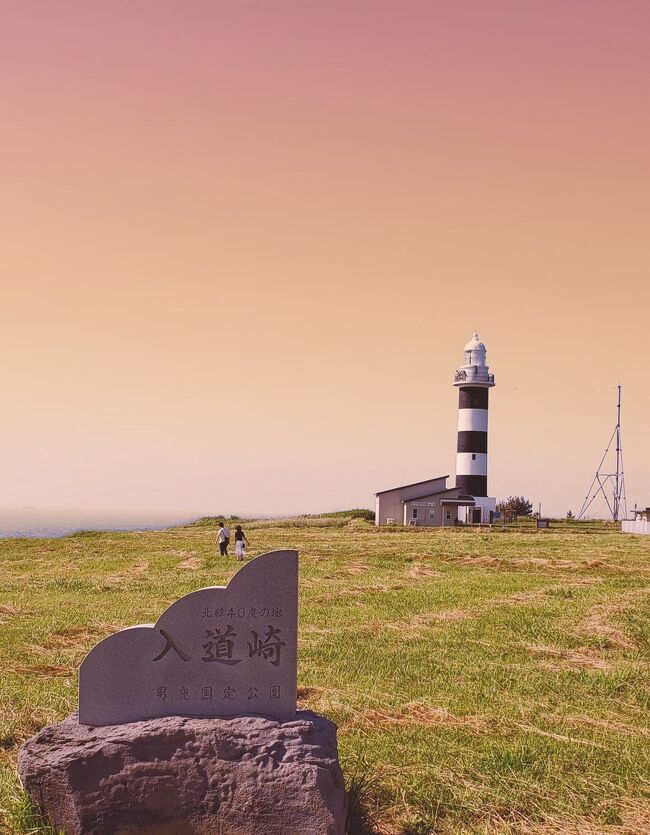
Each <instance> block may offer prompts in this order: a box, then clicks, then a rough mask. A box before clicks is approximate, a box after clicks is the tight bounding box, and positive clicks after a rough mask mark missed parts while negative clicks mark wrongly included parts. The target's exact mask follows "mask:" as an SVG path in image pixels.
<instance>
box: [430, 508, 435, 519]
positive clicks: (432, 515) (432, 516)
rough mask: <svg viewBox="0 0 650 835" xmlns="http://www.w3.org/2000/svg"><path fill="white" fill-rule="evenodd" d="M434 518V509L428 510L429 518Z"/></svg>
mask: <svg viewBox="0 0 650 835" xmlns="http://www.w3.org/2000/svg"><path fill="white" fill-rule="evenodd" d="M435 518H436V512H435V510H430V511H429V519H435Z"/></svg>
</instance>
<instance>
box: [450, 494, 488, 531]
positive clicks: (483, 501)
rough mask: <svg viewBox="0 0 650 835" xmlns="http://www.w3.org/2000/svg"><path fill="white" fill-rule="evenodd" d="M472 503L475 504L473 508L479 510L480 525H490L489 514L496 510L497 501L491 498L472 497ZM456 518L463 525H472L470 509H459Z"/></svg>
mask: <svg viewBox="0 0 650 835" xmlns="http://www.w3.org/2000/svg"><path fill="white" fill-rule="evenodd" d="M474 501H475V502H476V504H475V507H480V508H481V524H483V525H488V524H489V523H490V512H492V513H494V511H495V510H496V509H497V500H496V499H495V498H493V497H492V496H474ZM458 518H459V519H460V521H461V522H463V523H464V524H467V525H471V524H473V523H472V508H471V507H461V508H460V512H459V514H458Z"/></svg>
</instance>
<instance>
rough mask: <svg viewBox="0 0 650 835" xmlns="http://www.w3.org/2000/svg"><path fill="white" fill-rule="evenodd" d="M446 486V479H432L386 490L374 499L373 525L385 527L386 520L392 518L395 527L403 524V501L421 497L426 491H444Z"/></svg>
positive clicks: (444, 477)
mask: <svg viewBox="0 0 650 835" xmlns="http://www.w3.org/2000/svg"><path fill="white" fill-rule="evenodd" d="M446 485H447V477H446V476H443V477H442V478H432V479H430V480H429V481H425V482H423V483H421V484H411V485H408V486H407V487H396V488H395V490H387V491H386V492H383V493H380V494H379V495H377V496H376V497H375V524H376V525H386V524H389V523H388V522H387V520H388V519H390V518H392V519H393V520H394V522H395V524H396V525H403V524H404V504H403V501H406V500H408V499H413V498H415V497H416V496H421V495H422V493H424V492H425V491H426V490H430V491H431V493H436V492H439V491H441V490H444V489H445V487H446Z"/></svg>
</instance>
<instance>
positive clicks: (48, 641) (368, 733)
mask: <svg viewBox="0 0 650 835" xmlns="http://www.w3.org/2000/svg"><path fill="white" fill-rule="evenodd" d="M245 527H246V531H247V533H248V537H249V539H250V541H251V545H252V548H251V549H250V552H251V555H253V556H254V555H257V554H260V553H263V552H265V551H269V550H272V549H275V548H285V547H295V548H298V549H299V551H300V559H301V567H300V574H301V584H300V629H299V635H300V641H299V658H300V661H299V673H298V679H299V686H300V689H299V694H300V702H301V705H302V706H305V707H309V708H311V709H313V710H316V711H318V712H320V713H324V714H325V715H326V716H328V717H330V718H331V719H333V720H334V721H335V722H336V723H337V724H338V726H339V747H340V754H341V760H342V765H343V768H344V770H345V773H346V776H347V778H348V779H349V780H353V779H354V781H355V783H356V785H357V788H358V790H359V791H360V793H361V795H362V800H363V803H364V804H365V808H366V809H367V810H368V811H369V812H371V813H372V815H373V817H374V829H375V830H376V831H377V832H381V833H395V834H397V833H408V835H424V833H434V832H435V833H437V832H441V833H506V832H507V833H538V832H540V833H541V832H549V833H600V832H604V833H617V834H618V833H630V835H637V834H638V833H643V832H650V730H649V728H648V715H649V712H648V708H649V707H650V659H649V655H648V650H649V648H650V537H640V536H638V537H637V536H630V535H625V534H621V533H618V532H616V531H614V530H613V529H611V528H608V527H607V526H605V525H599V524H592V525H586V526H583V525H580V524H572V525H557V526H556V527H555V528H551V529H550V530H548V531H539V532H538V531H536V530H535V529H533V528H531V527H526V526H521V527H518V528H516V529H515V528H509V529H507V530H501V529H498V528H495V529H493V530H490V531H488V530H484V531H477V530H469V529H468V530H463V529H450V530H447V529H437V530H436V529H431V530H426V529H419V530H417V529H401V528H395V529H389V528H375V527H374V526H373V525H372V524H370V523H368V522H365V521H363V520H361V519H349V518H347V517H345V516H339V517H336V516H334V517H330V518H324V517H323V518H310V519H302V520H288V521H283V522H253V523H249V524H247V525H246V526H245ZM236 568H237V563H236V562H235V561H234V560H233V559H231V560H230V561H229V562H227V563H226V561H225V560H223V559H222V558H220V557H219V556H218V554H217V549H216V546H215V534H214V525H213V524H210V523H208V522H204V523H197V524H195V525H191V526H187V527H182V528H174V529H169V530H166V531H157V532H145V533H124V534H122V533H80V534H76V535H73V536H68V537H65V538H63V539H56V540H5V541H2V542H0V629H1V635H2V640H1V641H0V672H1V682H0V769H1V771H0V820H2V823H0V828H2V827H3V826H4V831H6V832H23V833H25V832H42V831H43V830H41V829H38V828H37V827H36V826H35V825H33V824H30V816H29V814H28V812H27V809H26V807H25V803H24V799H23V798H22V797H21V793H20V789H19V785H18V782H17V778H16V776H15V770H14V768H15V760H16V753H17V749H18V746H19V745H20V744H21V743H22V742H23V741H24V740H25V739H26V738H28V737H29V736H31V735H32V734H33V733H35V732H36V731H37V730H39V729H40V728H41V727H42V726H43V725H45V724H46V723H48V722H52V721H55V720H58V719H61V718H62V717H64V716H65V715H67V714H68V713H70V712H71V711H72V710H74V709H75V705H76V686H77V675H76V671H77V668H78V665H79V663H80V661H81V660H82V658H83V656H84V654H85V653H86V652H87V651H88V650H89V649H90V647H91V646H92V645H93V644H94V643H96V642H97V641H98V640H99V639H100V638H102V637H104V636H105V635H107V634H109V633H110V632H111V631H113V630H115V629H116V628H118V627H120V626H127V625H130V624H135V623H143V622H150V621H154V620H155V619H156V617H157V616H158V615H159V614H160V613H161V612H162V610H163V609H164V608H165V606H166V605H167V604H169V603H170V602H172V601H173V600H174V599H176V598H177V597H179V596H181V595H183V594H185V593H187V592H189V591H191V590H193V589H196V588H199V587H201V586H205V585H215V584H223V583H225V582H227V580H228V579H229V577H231V576H232V574H233V573H234V572H235V571H236Z"/></svg>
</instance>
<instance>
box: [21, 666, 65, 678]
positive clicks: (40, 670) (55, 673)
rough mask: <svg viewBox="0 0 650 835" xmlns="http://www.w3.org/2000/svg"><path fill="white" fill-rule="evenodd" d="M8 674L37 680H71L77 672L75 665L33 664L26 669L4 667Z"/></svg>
mask: <svg viewBox="0 0 650 835" xmlns="http://www.w3.org/2000/svg"><path fill="white" fill-rule="evenodd" d="M4 669H5V671H6V672H8V673H13V674H14V675H18V676H35V677H36V678H70V677H71V676H74V675H75V674H76V672H77V666H76V665H74V664H33V665H31V666H26V667H4Z"/></svg>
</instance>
